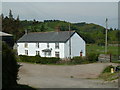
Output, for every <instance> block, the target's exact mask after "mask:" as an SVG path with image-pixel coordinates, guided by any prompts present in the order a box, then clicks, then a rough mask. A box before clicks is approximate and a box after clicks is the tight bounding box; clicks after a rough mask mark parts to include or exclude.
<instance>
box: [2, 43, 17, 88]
mask: <svg viewBox="0 0 120 90" xmlns="http://www.w3.org/2000/svg"><path fill="white" fill-rule="evenodd" d="M18 70H19V65H18V64H17V62H16V57H15V55H14V52H13V51H12V49H10V48H9V47H8V46H7V45H6V44H5V43H2V88H14V87H16V86H17V81H16V80H17V79H18V78H17V76H18Z"/></svg>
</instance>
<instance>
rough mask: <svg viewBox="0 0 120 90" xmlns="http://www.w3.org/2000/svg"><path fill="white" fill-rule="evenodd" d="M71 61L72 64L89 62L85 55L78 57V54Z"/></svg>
mask: <svg viewBox="0 0 120 90" xmlns="http://www.w3.org/2000/svg"><path fill="white" fill-rule="evenodd" d="M71 62H72V63H73V64H87V63H89V62H88V61H87V60H86V58H85V57H80V56H76V57H73V58H72V60H71Z"/></svg>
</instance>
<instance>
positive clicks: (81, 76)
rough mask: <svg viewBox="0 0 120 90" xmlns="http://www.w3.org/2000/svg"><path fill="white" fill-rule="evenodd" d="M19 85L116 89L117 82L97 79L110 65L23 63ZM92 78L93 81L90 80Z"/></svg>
mask: <svg viewBox="0 0 120 90" xmlns="http://www.w3.org/2000/svg"><path fill="white" fill-rule="evenodd" d="M21 64H22V65H23V66H22V67H21V68H20V71H19V77H20V80H19V81H18V83H20V84H27V85H30V86H33V87H35V88H115V87H117V86H118V85H117V82H114V83H113V82H109V83H106V82H104V81H103V80H98V79H95V78H97V77H98V76H99V74H100V73H101V72H102V70H103V69H104V68H105V67H106V66H107V65H111V64H110V63H94V64H84V65H39V64H28V63H21ZM90 78H92V79H90Z"/></svg>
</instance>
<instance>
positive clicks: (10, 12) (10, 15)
mask: <svg viewBox="0 0 120 90" xmlns="http://www.w3.org/2000/svg"><path fill="white" fill-rule="evenodd" d="M9 19H13V15H12V10H10V11H9Z"/></svg>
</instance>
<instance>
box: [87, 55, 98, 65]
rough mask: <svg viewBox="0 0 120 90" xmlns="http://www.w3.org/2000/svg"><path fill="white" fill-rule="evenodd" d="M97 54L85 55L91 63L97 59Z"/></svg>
mask: <svg viewBox="0 0 120 90" xmlns="http://www.w3.org/2000/svg"><path fill="white" fill-rule="evenodd" d="M98 56H99V55H98V54H96V53H90V54H88V55H87V60H88V61H89V62H90V63H93V62H96V61H98Z"/></svg>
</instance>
